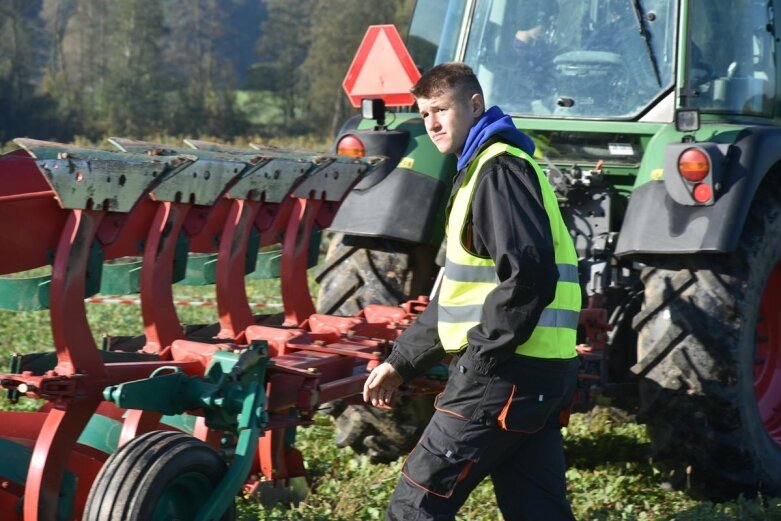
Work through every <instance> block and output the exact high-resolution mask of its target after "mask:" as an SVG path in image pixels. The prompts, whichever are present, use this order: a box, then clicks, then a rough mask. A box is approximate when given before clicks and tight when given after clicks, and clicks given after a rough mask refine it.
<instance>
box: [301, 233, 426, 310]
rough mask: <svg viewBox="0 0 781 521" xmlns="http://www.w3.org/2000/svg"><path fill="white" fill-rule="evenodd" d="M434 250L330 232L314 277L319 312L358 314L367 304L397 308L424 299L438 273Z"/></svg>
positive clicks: (416, 245) (388, 240) (423, 246)
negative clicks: (407, 302) (326, 248)
mask: <svg viewBox="0 0 781 521" xmlns="http://www.w3.org/2000/svg"><path fill="white" fill-rule="evenodd" d="M436 253H437V252H436V248H434V247H433V246H428V245H419V244H409V243H404V242H401V241H394V240H390V239H378V238H374V237H355V236H351V235H343V234H340V233H337V234H334V235H333V236H332V237H331V240H330V242H329V244H328V251H327V253H326V256H325V262H324V264H323V265H321V266H320V267H319V268H318V270H317V273H316V274H315V280H316V281H317V283H318V284H320V292H319V294H318V298H317V309H318V311H319V312H320V313H326V314H329V315H357V314H358V312H359V311H361V309H363V308H364V306H366V305H367V304H385V305H389V306H397V305H399V304H401V303H403V302H405V301H407V300H409V299H410V298H415V297H418V296H420V295H428V294H429V291H430V290H431V285H432V284H433V282H434V276H435V275H436V266H435V264H434V257H435V255H436Z"/></svg>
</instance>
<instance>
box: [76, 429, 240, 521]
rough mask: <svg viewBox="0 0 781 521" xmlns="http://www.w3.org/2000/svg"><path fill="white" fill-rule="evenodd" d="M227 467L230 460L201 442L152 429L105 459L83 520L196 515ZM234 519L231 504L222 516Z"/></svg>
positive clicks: (147, 520) (156, 520) (155, 520)
mask: <svg viewBox="0 0 781 521" xmlns="http://www.w3.org/2000/svg"><path fill="white" fill-rule="evenodd" d="M225 472H226V466H225V462H224V461H223V460H222V458H220V456H219V455H218V454H217V452H216V451H215V450H214V449H213V448H211V447H210V446H209V445H206V444H205V443H203V442H202V441H200V440H197V439H195V438H193V437H192V436H189V435H187V434H184V433H181V432H173V431H153V432H149V433H147V434H144V435H142V436H139V437H138V438H135V439H133V440H132V441H130V442H129V443H128V444H127V445H125V446H123V447H122V448H121V449H119V450H118V451H117V452H116V453H114V454H113V455H112V456H111V457H110V458H109V459H108V460H106V463H105V464H104V465H103V468H101V470H100V472H99V473H98V476H97V477H96V478H95V482H94V483H93V484H92V488H91V489H90V492H89V496H88V498H87V504H86V509H85V512H84V519H90V520H93V519H94V520H100V521H168V520H174V519H195V517H196V516H197V514H198V511H199V510H200V509H201V508H202V507H203V506H204V504H205V502H206V500H207V499H208V498H209V496H210V494H211V493H212V492H213V491H214V489H215V488H216V487H217V485H218V484H219V482H220V480H221V479H222V477H223V475H224V474H225ZM233 519H235V505H233V504H232V505H231V506H230V508H229V509H228V511H227V512H226V513H225V515H224V516H223V517H222V520H223V521H232V520H233Z"/></svg>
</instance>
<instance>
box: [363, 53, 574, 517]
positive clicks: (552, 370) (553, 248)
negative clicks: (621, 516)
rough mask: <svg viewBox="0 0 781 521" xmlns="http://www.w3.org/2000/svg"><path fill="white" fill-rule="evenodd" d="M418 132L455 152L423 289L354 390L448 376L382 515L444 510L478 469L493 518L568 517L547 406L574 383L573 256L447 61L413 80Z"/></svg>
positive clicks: (548, 195)
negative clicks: (439, 278)
mask: <svg viewBox="0 0 781 521" xmlns="http://www.w3.org/2000/svg"><path fill="white" fill-rule="evenodd" d="M412 94H413V95H414V96H415V99H416V100H417V103H418V108H419V110H420V115H421V116H422V117H423V120H424V122H425V124H426V130H427V132H428V135H429V137H430V138H431V140H432V141H433V142H434V144H435V146H436V147H437V149H438V150H439V151H440V152H442V153H443V154H449V153H454V154H456V155H457V156H458V172H457V174H456V176H455V179H454V185H453V191H452V194H451V197H450V202H449V205H448V216H447V224H446V233H447V251H446V264H445V274H444V278H443V282H442V286H441V288H440V290H439V292H438V294H437V296H436V297H435V298H434V299H433V300H432V302H431V304H430V305H429V306H428V307H427V309H426V310H425V311H424V312H423V313H422V314H421V315H420V316H419V317H418V320H417V321H416V322H415V323H414V324H413V325H412V326H411V327H410V328H409V329H408V330H407V331H405V333H404V334H403V335H402V336H401V337H400V338H399V339H398V341H397V343H396V344H395V345H394V348H393V351H392V352H391V354H390V355H389V356H388V358H387V360H386V361H385V362H384V363H382V364H380V365H379V366H378V367H377V368H375V369H374V370H373V371H372V373H371V374H370V375H369V377H368V379H367V381H366V384H365V386H364V391H363V394H364V400H366V401H367V402H371V403H372V404H373V405H375V406H378V405H387V404H389V403H390V402H391V398H392V396H393V393H394V391H395V390H396V389H397V388H398V386H399V385H401V384H402V383H403V382H404V381H408V380H409V379H411V378H413V377H414V376H416V375H418V374H421V373H423V372H425V371H426V369H428V368H429V367H431V366H432V365H433V364H434V363H436V362H437V361H439V360H441V359H442V358H443V357H444V356H445V355H446V354H450V355H452V362H451V365H450V377H449V379H448V382H447V385H446V387H445V390H444V391H443V392H442V394H440V395H439V396H438V397H437V402H436V411H435V413H434V416H433V417H432V419H431V421H430V423H429V425H428V426H427V427H426V430H425V431H424V433H423V435H422V437H421V439H420V442H419V443H418V445H417V446H416V447H415V448H414V449H413V451H412V452H411V453H410V455H409V457H408V458H407V461H406V462H405V463H404V467H403V469H402V476H401V478H400V479H399V482H398V484H397V486H396V490H395V492H394V493H393V497H392V498H391V503H390V506H389V508H388V514H387V516H388V519H394V520H404V521H411V520H424V519H437V520H442V519H454V517H455V514H456V512H457V511H458V510H459V508H460V507H461V505H463V503H464V501H466V499H467V497H468V496H469V494H470V493H471V491H472V490H473V489H474V487H475V486H477V485H478V484H479V483H480V481H482V480H483V478H484V477H486V476H490V477H491V479H492V480H493V483H494V489H495V492H496V499H497V503H498V505H499V508H500V509H501V511H502V514H503V515H504V517H505V519H508V520H509V519H512V520H516V519H530V520H537V519H545V520H558V519H572V512H571V509H570V506H569V503H568V502H567V498H566V484H565V478H564V470H565V467H564V454H563V449H562V437H561V432H560V423H559V415H560V413H561V412H562V411H564V410H565V409H567V407H568V405H569V404H570V400H571V398H572V394H573V392H574V389H575V384H576V378H577V368H578V365H579V364H578V359H577V358H576V353H575V332H576V328H577V319H578V313H579V311H580V286H579V284H578V275H577V256H576V253H575V249H574V247H573V244H572V240H571V239H570V236H569V233H568V231H567V229H566V227H565V226H564V223H563V221H562V218H561V214H560V212H559V209H558V206H557V202H556V197H555V195H554V193H553V191H552V189H551V187H550V185H549V184H548V182H547V180H546V178H545V176H544V174H543V173H542V171H541V170H540V168H539V166H538V165H537V164H536V162H535V161H534V160H533V159H532V158H531V155H532V154H533V153H534V144H533V142H532V141H531V139H530V138H529V137H528V136H526V135H525V134H523V133H522V132H520V131H518V130H517V129H516V128H515V126H514V125H513V123H512V120H511V119H510V117H509V116H507V115H505V114H504V113H503V112H502V111H501V110H500V109H499V108H498V107H492V108H490V109H489V110H487V111H486V110H485V103H484V101H483V94H482V89H481V87H480V84H479V83H478V81H477V78H476V77H475V75H474V73H473V72H472V70H471V69H470V68H469V67H468V66H466V65H464V64H461V63H445V64H441V65H438V66H436V67H434V68H433V69H431V70H430V71H429V72H427V73H426V74H424V75H423V77H422V78H421V79H420V80H419V81H418V83H417V84H416V85H415V86H414V87H413V89H412Z"/></svg>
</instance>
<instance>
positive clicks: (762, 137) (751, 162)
mask: <svg viewBox="0 0 781 521" xmlns="http://www.w3.org/2000/svg"><path fill="white" fill-rule="evenodd" d="M779 162H781V129H779V128H774V127H749V128H745V129H743V130H742V131H741V132H740V133H738V134H737V136H736V138H735V142H734V143H732V144H731V145H730V146H729V148H728V150H727V154H726V157H725V161H724V168H723V174H722V178H721V180H720V182H721V186H720V187H718V188H717V189H716V194H717V197H716V200H715V202H714V203H713V204H712V205H708V206H684V205H681V204H679V203H676V202H675V201H674V200H673V199H672V198H671V197H670V195H669V193H668V192H667V189H666V188H665V183H664V182H663V181H649V182H647V183H645V184H643V185H641V186H639V187H637V188H635V190H634V191H633V192H632V195H631V197H630V199H629V205H628V207H627V211H626V216H625V218H624V222H623V224H622V226H621V232H620V235H619V239H618V244H617V245H616V252H615V254H616V256H619V257H622V256H642V255H644V254H683V253H697V252H729V251H733V250H734V249H735V248H736V247H737V244H738V240H739V239H740V236H741V233H742V231H743V226H744V224H745V222H746V216H747V215H748V211H749V208H750V207H751V204H752V202H753V200H754V196H755V194H756V192H757V189H758V187H759V185H760V183H761V182H762V180H763V179H764V178H765V176H766V175H780V174H779V172H778V168H777V164H778V163H779ZM665 175H674V174H673V173H669V172H666V173H665Z"/></svg>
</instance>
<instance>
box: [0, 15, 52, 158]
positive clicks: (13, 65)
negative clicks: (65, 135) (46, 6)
mask: <svg viewBox="0 0 781 521" xmlns="http://www.w3.org/2000/svg"><path fill="white" fill-rule="evenodd" d="M40 7H41V3H40V2H39V1H29V0H3V2H2V3H0V143H2V142H5V141H7V140H9V139H12V138H14V137H17V136H23V135H29V134H31V133H32V132H31V131H32V130H33V129H35V128H36V127H37V126H38V125H40V124H41V122H42V121H45V120H46V119H47V114H48V113H49V111H50V110H51V108H52V103H51V100H50V99H48V98H46V97H45V96H40V95H38V94H37V93H36V91H35V86H34V79H35V73H36V70H37V66H38V64H39V59H38V58H39V54H38V50H37V48H36V47H35V44H36V42H37V41H38V40H39V39H40V38H41V29H40V19H39V18H38V12H39V11H40Z"/></svg>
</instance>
